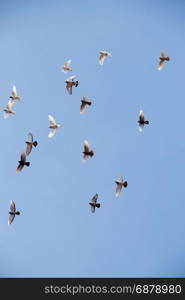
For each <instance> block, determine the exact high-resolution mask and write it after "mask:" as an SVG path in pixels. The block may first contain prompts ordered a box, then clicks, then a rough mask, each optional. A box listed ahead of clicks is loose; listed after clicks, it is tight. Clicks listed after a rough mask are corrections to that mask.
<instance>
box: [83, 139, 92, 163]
mask: <svg viewBox="0 0 185 300" xmlns="http://www.w3.org/2000/svg"><path fill="white" fill-rule="evenodd" d="M83 146H84V151H83V152H82V153H83V161H86V160H87V159H88V158H89V156H90V157H92V156H93V155H94V152H93V150H91V149H90V146H89V143H88V141H84V144H83Z"/></svg>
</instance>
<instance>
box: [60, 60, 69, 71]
mask: <svg viewBox="0 0 185 300" xmlns="http://www.w3.org/2000/svg"><path fill="white" fill-rule="evenodd" d="M71 62H72V60H71V59H69V60H68V61H66V62H65V63H64V64H63V66H62V67H61V69H62V71H63V72H64V73H67V72H68V71H72V69H71V68H70V67H69V66H70V64H71Z"/></svg>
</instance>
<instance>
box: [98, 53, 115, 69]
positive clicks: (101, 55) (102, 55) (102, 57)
mask: <svg viewBox="0 0 185 300" xmlns="http://www.w3.org/2000/svg"><path fill="white" fill-rule="evenodd" d="M107 56H109V57H112V54H111V53H110V52H107V51H104V50H102V51H100V52H99V63H100V65H101V66H102V65H103V64H104V61H105V57H107Z"/></svg>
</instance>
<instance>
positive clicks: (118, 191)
mask: <svg viewBox="0 0 185 300" xmlns="http://www.w3.org/2000/svg"><path fill="white" fill-rule="evenodd" d="M116 184H117V187H116V197H118V196H119V195H120V193H121V189H122V185H121V184H120V183H116Z"/></svg>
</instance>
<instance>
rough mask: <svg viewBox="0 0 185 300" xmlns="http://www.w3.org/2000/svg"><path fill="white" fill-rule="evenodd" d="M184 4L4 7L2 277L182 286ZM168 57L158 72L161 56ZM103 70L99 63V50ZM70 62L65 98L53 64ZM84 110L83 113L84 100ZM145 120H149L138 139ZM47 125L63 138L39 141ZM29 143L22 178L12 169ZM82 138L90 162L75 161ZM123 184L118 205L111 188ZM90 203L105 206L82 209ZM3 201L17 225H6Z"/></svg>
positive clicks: (0, 70)
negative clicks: (175, 280) (13, 97)
mask: <svg viewBox="0 0 185 300" xmlns="http://www.w3.org/2000/svg"><path fill="white" fill-rule="evenodd" d="M184 9H185V6H184V2H183V1H158V0H157V1H150V0H149V1H146V0H143V1H137V0H132V1H118V0H117V1H70V2H66V1H56V0H55V1H32V2H31V3H28V2H27V3H26V2H25V1H18V0H17V1H13V2H12V1H9V0H7V1H0V44H1V50H0V52H1V63H0V66H1V67H0V106H1V110H3V108H4V106H5V105H6V103H7V101H8V97H9V95H10V92H11V88H12V85H16V87H17V91H18V94H19V95H20V96H21V97H22V99H21V101H20V103H17V104H15V106H14V108H15V111H16V115H15V116H10V117H9V118H8V119H6V120H4V119H3V113H2V117H1V118H0V126H1V148H0V154H1V155H0V165H1V170H0V180H1V200H0V236H1V238H0V241H1V242H0V276H1V277H185V258H184V252H185V240H184V228H185V218H184V211H185V201H184V173H185V171H184V163H185V155H184V153H185V142H184V110H185V104H184V103H185V102H184V99H185V92H184V76H183V75H184V66H183V65H184V61H185V40H184V34H185V19H184ZM161 49H164V50H166V51H167V53H168V54H169V56H170V57H171V61H170V62H169V63H167V64H166V65H165V68H164V69H163V70H162V71H161V72H158V71H157V69H156V66H157V64H158V57H159V53H160V50H161ZM100 50H107V51H110V52H111V53H112V58H107V59H106V61H105V64H104V65H103V66H100V65H99V63H98V52H99V51H100ZM67 59H72V69H73V72H72V73H70V75H76V76H77V79H78V80H79V86H78V87H77V88H74V89H73V95H72V96H71V95H69V94H68V93H67V92H66V89H65V79H66V78H67V77H68V74H67V75H65V74H64V73H62V72H61V70H60V67H61V65H62V64H63V63H64V62H65V61H66V60H67ZM83 96H88V97H89V98H90V99H91V100H92V105H91V107H89V108H88V109H87V110H86V111H85V113H84V114H83V115H80V113H79V107H80V99H81V98H82V97H83ZM140 109H143V110H144V112H145V115H146V118H147V119H148V120H149V121H150V124H149V126H145V128H144V131H143V132H142V133H139V131H138V126H137V119H138V113H139V110H140ZM48 114H51V115H53V116H54V118H55V119H56V121H57V122H58V123H61V124H62V129H60V130H58V132H57V133H56V135H55V136H54V137H53V138H52V139H49V138H48ZM28 132H32V133H33V135H34V138H35V139H36V140H37V141H38V146H37V148H34V149H33V151H32V153H31V154H30V156H29V161H30V162H31V166H30V167H29V168H26V167H25V168H24V170H23V171H22V172H21V173H20V174H16V172H15V169H16V166H17V161H18V159H19V155H20V153H21V152H22V151H24V150H25V140H26V136H27V133H28ZM85 139H87V140H88V141H89V143H90V146H91V147H92V149H93V150H94V153H95V155H94V157H93V158H92V159H89V160H88V161H87V162H86V163H85V164H83V163H82V153H81V152H82V150H83V149H82V145H83V141H84V140H85ZM118 175H123V177H124V179H125V180H127V181H128V187H127V189H124V190H123V191H122V193H121V195H120V197H119V198H115V188H116V186H115V183H114V181H115V179H116V177H117V176H118ZM95 193H98V195H99V199H98V200H99V202H100V203H101V207H100V208H99V209H97V211H96V213H95V214H92V213H91V211H90V208H89V204H88V203H89V201H90V199H91V198H92V196H93V195H94V194H95ZM10 200H14V202H15V203H16V206H17V209H18V210H20V212H21V215H20V216H18V217H16V218H15V220H14V222H13V223H12V225H10V226H8V225H7V218H8V211H9V203H10Z"/></svg>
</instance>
